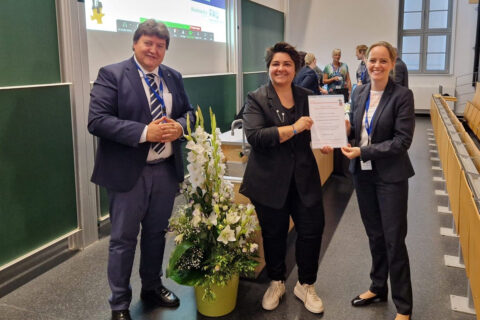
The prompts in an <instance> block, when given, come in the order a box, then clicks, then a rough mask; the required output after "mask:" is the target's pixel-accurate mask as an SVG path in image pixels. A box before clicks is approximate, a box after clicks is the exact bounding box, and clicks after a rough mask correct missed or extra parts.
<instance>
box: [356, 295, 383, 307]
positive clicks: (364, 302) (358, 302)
mask: <svg viewBox="0 0 480 320" xmlns="http://www.w3.org/2000/svg"><path fill="white" fill-rule="evenodd" d="M385 301H387V294H383V295H379V294H378V295H376V296H375V297H372V298H366V299H362V298H360V296H356V297H355V298H353V300H352V306H354V307H363V306H368V305H369V304H372V303H377V302H385Z"/></svg>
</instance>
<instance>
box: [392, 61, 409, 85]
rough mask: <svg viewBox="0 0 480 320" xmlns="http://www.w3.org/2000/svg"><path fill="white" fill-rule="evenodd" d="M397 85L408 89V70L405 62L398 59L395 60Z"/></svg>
mask: <svg viewBox="0 0 480 320" xmlns="http://www.w3.org/2000/svg"><path fill="white" fill-rule="evenodd" d="M394 76H395V83H396V84H399V85H401V86H404V87H405V88H408V69H407V65H406V64H405V62H403V61H402V59H400V58H398V57H397V60H395V72H394Z"/></svg>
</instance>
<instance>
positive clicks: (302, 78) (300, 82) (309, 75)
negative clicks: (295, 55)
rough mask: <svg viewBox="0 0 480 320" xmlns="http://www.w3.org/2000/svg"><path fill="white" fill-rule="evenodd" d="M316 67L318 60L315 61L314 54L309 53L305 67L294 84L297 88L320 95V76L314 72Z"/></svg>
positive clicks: (306, 56)
mask: <svg viewBox="0 0 480 320" xmlns="http://www.w3.org/2000/svg"><path fill="white" fill-rule="evenodd" d="M316 66H317V59H315V56H314V55H313V53H307V54H306V55H305V66H304V67H303V68H302V69H300V71H298V73H297V76H296V77H295V79H294V80H293V83H294V84H296V85H297V86H300V87H303V88H307V89H310V90H312V91H313V93H314V94H320V89H319V87H318V75H317V73H316V72H315V71H314V70H313V69H314V68H315V67H316Z"/></svg>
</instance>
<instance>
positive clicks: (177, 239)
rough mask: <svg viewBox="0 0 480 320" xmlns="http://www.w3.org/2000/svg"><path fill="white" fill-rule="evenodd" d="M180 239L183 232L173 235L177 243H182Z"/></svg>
mask: <svg viewBox="0 0 480 320" xmlns="http://www.w3.org/2000/svg"><path fill="white" fill-rule="evenodd" d="M182 241H183V233H180V234H178V235H177V236H176V237H175V243H176V244H179V243H182Z"/></svg>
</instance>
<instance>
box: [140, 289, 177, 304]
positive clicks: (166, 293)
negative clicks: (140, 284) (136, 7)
mask: <svg viewBox="0 0 480 320" xmlns="http://www.w3.org/2000/svg"><path fill="white" fill-rule="evenodd" d="M140 298H141V299H142V300H143V301H145V302H146V303H149V304H152V305H155V306H158V307H169V308H175V307H178V306H179V305H180V300H179V299H178V297H177V296H176V295H175V294H174V293H173V292H172V291H170V290H168V289H167V288H165V287H164V286H160V287H158V288H156V289H155V290H144V289H142V292H141V293H140Z"/></svg>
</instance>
